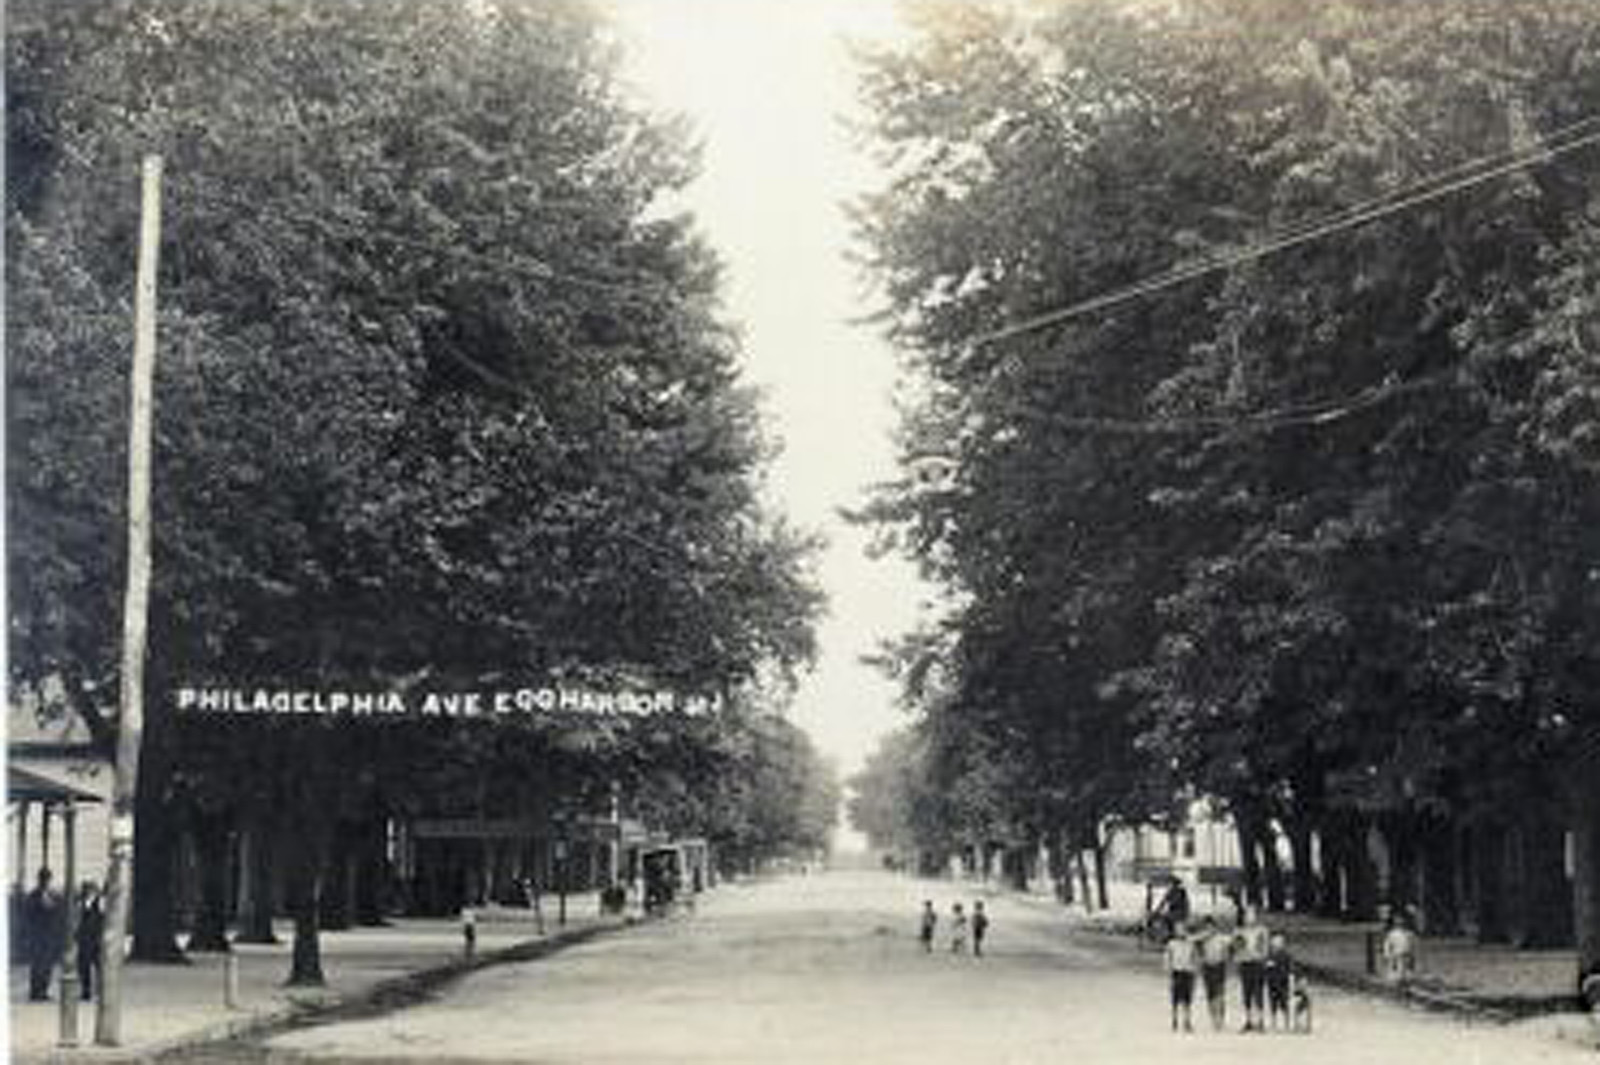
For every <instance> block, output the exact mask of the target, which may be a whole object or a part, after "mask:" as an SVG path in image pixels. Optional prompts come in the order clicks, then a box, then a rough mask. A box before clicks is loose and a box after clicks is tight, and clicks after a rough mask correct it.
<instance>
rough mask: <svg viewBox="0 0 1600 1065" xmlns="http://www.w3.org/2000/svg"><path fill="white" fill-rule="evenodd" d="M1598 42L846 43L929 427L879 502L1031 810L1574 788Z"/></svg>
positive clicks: (1315, 35) (1450, 34)
mask: <svg viewBox="0 0 1600 1065" xmlns="http://www.w3.org/2000/svg"><path fill="white" fill-rule="evenodd" d="M1597 39H1600V18H1597V16H1596V14H1595V13H1594V12H1592V11H1589V10H1587V9H1584V8H1581V7H1576V6H1573V5H1568V4H1560V3H1553V2H1545V0H1518V2H1516V3H1508V4H1493V5H1491V4H1486V3H1472V2H1452V0H1437V2H1433V0H1430V2H1425V3H1417V4H1407V5H1403V6H1397V5H1392V4H1383V3H1378V2H1369V0H1341V2H1338V3H1330V4H1320V5H1315V6H1311V7H1308V6H1307V5H1304V4H1299V3H1290V2H1288V0H1284V2H1281V3H1280V2H1272V3H1266V4H1262V3H1255V2H1248V3H1247V2H1243V0H1188V2H1184V3H1179V4H1168V5H1152V4H1141V3H1125V2H1121V0H1104V2H1091V3H1083V4H1074V5H1036V6H1030V5H1013V6H1005V7H999V6H996V7H988V6H983V7H978V6H963V5H950V6H936V7H933V8H930V9H925V11H924V14H923V16H922V21H921V23H920V25H919V27H918V31H917V33H916V35H915V36H914V39H913V40H912V41H911V42H910V43H909V44H907V45H905V46H903V47H896V48H892V49H889V50H886V51H884V52H881V53H879V54H876V55H871V56H869V57H868V58H867V59H866V61H865V67H864V81H863V86H864V95H865V98H866V101H867V104H868V106H869V108H870V110H871V112H872V116H873V117H872V120H871V122H870V124H869V128H868V130H867V131H866V135H867V139H868V142H869V144H870V145H871V146H872V147H873V148H874V149H876V151H877V152H878V155H879V157H880V159H881V160H882V161H883V162H884V163H885V164H886V165H887V166H888V168H889V173H890V174H891V177H890V179H889V180H888V181H887V182H886V184H885V187H884V188H883V189H882V190H881V191H879V192H877V193H874V194H872V195H869V196H868V197H866V198H864V199H863V201H862V202H861V203H860V205H859V230H860V239H861V244H862V247H863V248H864V251H865V257H866V260H867V265H868V271H869V274H870V275H871V276H872V278H873V279H874V280H875V281H876V282H877V283H878V285H879V288H880V291H881V293H882V297H883V304H884V320H885V322H886V324H887V329H888V331H889V334H890V336H891V337H892V338H893V339H894V340H896V341H897V342H898V343H899V344H900V345H901V346H902V347H903V348H904V349H905V351H906V352H907V364H908V370H909V371H910V373H911V375H912V377H913V379H914V380H915V381H917V382H918V387H919V394H920V400H921V401H920V402H919V403H916V404H914V405H913V406H912V408H911V410H910V411H909V413H908V416H907V419H906V422H905V425H904V429H903V434H902V448H903V452H904V455H905V458H906V463H907V470H908V474H907V476H906V478H905V479H904V480H903V481H901V482H900V483H897V484H891V485H886V486H884V488H883V489H882V490H881V491H879V492H878V493H877V494H876V495H875V496H874V497H873V499H872V500H871V502H870V503H869V505H868V507H867V508H866V510H865V514H864V516H865V517H866V518H867V519H869V520H871V521H874V522H876V523H878V525H879V527H880V528H881V529H882V530H883V532H884V535H885V538H886V539H889V540H892V541H894V542H898V543H899V544H901V545H902V546H903V547H905V548H906V549H908V550H909V551H910V552H911V553H912V554H914V555H915V556H916V557H917V558H919V559H921V560H922V561H923V562H924V564H925V565H926V567H927V568H928V570H929V571H930V572H931V573H932V574H933V575H934V576H936V577H938V578H940V579H942V580H943V581H945V582H946V583H947V584H948V585H950V586H951V587H953V588H954V589H955V590H956V592H957V602H958V604H959V605H958V607H957V609H956V610H955V611H954V612H953V615H952V617H951V618H950V619H949V628H950V630H951V632H952V637H951V639H950V640H949V641H947V643H946V644H945V645H944V646H943V647H941V648H939V649H938V653H939V654H940V655H941V656H942V665H943V666H944V668H945V671H946V672H947V674H948V675H949V677H950V678H951V679H950V683H949V685H948V691H947V692H945V693H944V694H943V695H942V696H941V697H940V700H939V705H934V704H932V703H930V704H928V707H927V710H926V713H927V715H928V716H929V717H930V718H932V717H936V716H938V715H939V714H942V713H950V712H954V713H956V714H958V715H959V716H960V717H961V718H962V720H963V721H964V722H966V723H968V724H969V725H970V726H971V728H970V730H969V731H970V733H971V735H973V736H974V738H975V739H974V742H972V743H969V744H968V745H967V750H968V754H969V756H970V757H971V758H972V759H973V760H974V764H975V765H976V766H977V767H978V768H976V769H974V770H973V772H974V773H977V774H980V775H981V774H987V775H989V776H991V777H992V776H993V773H994V768H993V765H992V763H993V762H994V760H995V758H996V757H998V758H999V759H1001V760H1002V766H1003V767H1004V768H1006V769H1012V768H1014V767H1015V766H1016V765H1017V764H1018V763H1019V762H1023V763H1027V764H1028V769H1027V770H1026V771H1025V772H1022V773H1019V774H1017V775H1018V778H1019V779H1018V780H1017V782H1016V783H1015V784H1014V785H1012V786H1010V787H1007V788H1005V789H1002V794H1004V795H1006V796H1007V800H1006V803H1007V808H1008V809H1010V810H1011V811H1013V812H1015V813H1018V814H1021V813H1023V812H1024V811H1028V810H1030V808H1032V807H1035V806H1036V805H1037V797H1038V795H1039V794H1040V793H1041V792H1055V793H1057V794H1059V795H1060V796H1061V800H1062V801H1061V805H1059V806H1058V807H1056V808H1055V809H1054V810H1052V811H1051V812H1050V815H1049V817H1050V821H1049V825H1050V826H1051V827H1055V826H1060V825H1063V824H1067V823H1071V822H1072V821H1074V820H1076V821H1077V822H1079V823H1080V824H1083V823H1087V824H1097V823H1103V821H1104V820H1105V819H1107V818H1114V817H1117V816H1129V815H1131V816H1144V815H1148V814H1151V813H1154V812H1158V811H1160V810H1161V808H1162V807H1163V805H1164V804H1165V803H1167V802H1169V801H1170V800H1171V799H1172V797H1174V796H1177V795H1182V794H1185V793H1192V792H1193V791H1196V790H1198V791H1200V792H1204V793H1206V794H1210V795H1214V796H1217V797H1219V798H1221V799H1223V800H1225V801H1226V802H1228V803H1231V804H1232V805H1233V807H1234V808H1235V810H1236V811H1237V812H1239V813H1240V814H1241V817H1242V818H1243V819H1245V820H1251V819H1253V818H1254V817H1255V816H1257V814H1259V813H1260V812H1261V811H1265V812H1266V813H1268V814H1270V815H1271V816H1275V817H1279V818H1282V819H1283V820H1285V821H1293V820H1299V821H1302V822H1304V821H1309V822H1311V823H1326V822H1322V821H1320V820H1319V819H1322V818H1324V817H1325V816H1331V815H1333V814H1334V813H1337V812H1340V811H1345V812H1355V813H1359V814H1362V815H1374V816H1376V815H1382V816H1383V817H1384V818H1387V819H1388V820H1386V821H1385V823H1386V824H1389V825H1391V826H1393V825H1397V824H1404V823H1406V822H1407V821H1408V820H1410V821H1412V822H1415V820H1416V819H1419V818H1428V817H1438V816H1467V815H1470V814H1472V813H1474V812H1475V811H1482V810H1486V809H1491V808H1494V807H1495V806H1496V805H1497V804H1500V803H1503V801H1504V800H1505V798H1506V797H1507V796H1508V795H1516V796H1521V797H1522V801H1523V804H1524V805H1527V804H1528V803H1529V802H1531V803H1533V804H1536V805H1537V804H1539V803H1552V804H1559V800H1560V798H1561V795H1560V789H1559V788H1557V787H1554V786H1553V784H1554V782H1556V781H1560V780H1562V779H1571V778H1572V775H1573V774H1574V773H1580V774H1581V773H1582V772H1583V771H1584V770H1583V766H1584V765H1586V764H1587V763H1586V761H1585V759H1586V758H1588V757H1592V756H1591V755H1585V754H1584V752H1586V751H1592V750H1593V748H1594V742H1593V737H1594V735H1595V734H1596V731H1597V729H1596V719H1595V717H1594V714H1593V712H1592V710H1591V709H1590V703H1591V700H1589V699H1588V698H1587V696H1586V694H1585V693H1586V692H1587V691H1588V690H1589V688H1590V681H1589V679H1588V678H1590V677H1591V676H1592V674H1593V671H1594V668H1595V665H1596V664H1597V660H1596V657H1595V652H1594V648H1595V646H1596V644H1595V642H1594V640H1593V639H1592V633H1593V626H1594V623H1595V619H1596V618H1597V617H1600V600H1597V598H1596V594H1597V592H1596V589H1597V585H1596V583H1595V581H1594V579H1593V574H1594V572H1595V570H1596V565H1595V564H1596V562H1597V561H1600V559H1597V558H1596V555H1595V546H1594V542H1593V538H1592V536H1590V535H1588V534H1587V532H1586V530H1590V529H1592V528H1593V527H1594V523H1595V520H1596V517H1597V516H1600V512H1597V506H1600V491H1597V485H1596V482H1595V480H1594V469H1595V467H1594V465H1593V449H1592V443H1593V440H1592V437H1593V434H1594V433H1595V432H1596V422H1595V419H1594V413H1595V412H1594V405H1593V402H1592V399H1593V395H1592V394H1593V392H1594V381H1593V376H1594V375H1593V371H1594V369H1595V367H1594V365H1593V360H1592V358H1590V356H1589V355H1588V354H1587V350H1588V347H1589V344H1588V340H1589V333H1590V332H1592V330H1591V328H1590V321H1591V316H1590V315H1589V313H1588V312H1589V311H1590V310H1591V309H1592V307H1593V299H1594V292H1595V288H1594V281H1595V278H1594V271H1593V270H1592V268H1591V263H1592V257H1593V256H1592V252H1593V250H1594V239H1595V238H1594V234H1595V226H1594V219H1593V210H1594V206H1593V205H1594V190H1595V178H1594V174H1595V172H1596V171H1595V157H1596V156H1595V149H1594V148H1593V147H1573V148H1572V149H1571V150H1568V147H1570V146H1571V145H1572V144H1573V142H1574V141H1575V138H1577V137H1579V136H1584V135H1587V134H1590V133H1593V131H1594V122H1593V116H1592V115H1590V114H1589V113H1588V110H1589V108H1590V106H1591V102H1592V101H1593V100H1594V99H1596V98H1600V97H1597V90H1600V67H1597V66H1596V64H1595V63H1594V61H1593V55H1594V45H1595V42H1596V40H1597ZM1541 149H1545V150H1546V151H1544V152H1542V151H1541ZM1447 185H1451V186H1452V187H1449V188H1447V187H1446V186H1447ZM1456 185H1459V187H1454V186H1456ZM1424 192H1425V193H1428V194H1429V195H1428V196H1427V197H1425V198H1423V199H1421V200H1419V201H1418V202H1415V203H1412V202H1410V200H1411V198H1412V197H1413V196H1414V195H1415V194H1418V193H1424ZM1358 214H1359V217H1358ZM1369 215H1370V217H1369ZM1285 237H1288V238H1291V239H1290V241H1289V242H1288V243H1287V245H1286V246H1285V247H1284V248H1283V249H1281V250H1278V251H1276V252H1274V253H1272V254H1263V255H1259V256H1257V255H1246V256H1244V257H1242V258H1240V259H1239V260H1238V261H1237V262H1235V263H1234V265H1231V266H1229V267H1227V268H1225V269H1200V270H1196V271H1195V272H1194V274H1193V276H1192V277H1191V278H1190V279H1188V280H1185V281H1183V282H1182V283H1173V284H1162V285H1159V286H1155V287H1151V288H1150V289H1148V290H1147V291H1141V292H1139V293H1137V294H1136V295H1135V296H1134V297H1133V298H1129V299H1126V300H1122V301H1119V302H1115V303H1112V304H1107V305H1104V306H1103V307H1100V308H1098V309H1094V310H1092V311H1090V312H1088V313H1083V314H1079V315H1076V316H1073V317H1071V318H1063V319H1061V320H1059V321H1053V322H1050V323H1047V324H1041V325H1039V326H1038V327H1037V328H1029V329H1026V330H1022V331H1011V332H1007V331H1006V330H1007V328H1008V327H1009V326H1011V325H1013V324H1014V323H1017V322H1027V321H1028V320H1029V319H1030V316H1033V315H1036V314H1039V313H1041V312H1046V311H1052V310H1055V309H1059V308H1065V307H1070V306H1073V305H1075V304H1078V303H1080V302H1082V301H1086V300H1091V299H1094V298H1096V297H1099V296H1102V295H1104V294H1106V293H1113V292H1117V291H1119V290H1121V289H1122V288H1123V287H1124V286H1127V285H1130V284H1133V283H1135V282H1142V281H1145V280H1148V279H1151V278H1161V277H1164V276H1166V275H1167V273H1168V272H1169V271H1175V270H1176V271H1181V270H1185V269H1186V268H1189V267H1194V266H1197V265H1199V266H1204V264H1207V263H1211V262H1216V261H1219V260H1222V259H1228V258H1230V257H1234V256H1238V253H1240V252H1249V251H1250V250H1251V249H1255V248H1260V247H1263V246H1264V245H1265V244H1266V243H1268V242H1271V241H1276V240H1279V239H1281V238H1285ZM930 454H932V455H936V456H938V457H939V461H940V463H941V464H942V465H943V467H944V470H945V471H946V472H945V473H944V475H943V476H939V477H934V478H932V479H929V478H927V477H918V476H915V473H916V471H917V470H918V469H919V467H925V466H926V465H927V462H928V458H927V456H929V455H930ZM997 737H1004V739H1003V740H1001V741H1000V742H997V743H994V744H992V746H993V748H994V750H995V751H998V752H999V753H998V755H994V754H987V753H985V746H986V745H988V744H989V741H990V740H991V739H994V738H997ZM1550 808H1552V809H1557V808H1559V805H1555V806H1551V807H1550ZM1040 827H1045V826H1040Z"/></svg>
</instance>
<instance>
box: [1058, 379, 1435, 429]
mask: <svg viewBox="0 0 1600 1065" xmlns="http://www.w3.org/2000/svg"><path fill="white" fill-rule="evenodd" d="M1454 374H1455V372H1454V371H1453V370H1436V371H1434V372H1433V373H1430V374H1425V375H1423V376H1421V377H1417V378H1413V379H1412V380H1409V381H1400V382H1390V383H1385V384H1382V385H1377V386H1374V387H1372V388H1369V389H1365V390H1363V391H1361V392H1358V393H1355V394H1354V395H1350V396H1344V397H1341V398H1339V399H1335V400H1328V401H1326V402H1323V403H1316V404H1301V405H1299V406H1295V407H1280V408H1273V409H1270V410H1264V411H1256V412H1251V413H1241V414H1238V415H1234V416H1229V417H1222V416H1210V417H1196V418H1152V419H1145V420H1138V419H1128V418H1102V417H1073V416H1066V417H1057V418H1055V419H1054V420H1055V422H1056V423H1057V424H1058V425H1061V426H1063V427H1065V428H1068V429H1080V430H1085V431H1088V432H1097V433H1107V434H1113V435H1122V436H1205V435H1225V436H1250V435H1255V434H1259V433H1272V432H1278V431H1281V430H1284V429H1294V428H1320V427H1322V426H1326V425H1333V424H1336V423H1338V422H1342V421H1346V420H1348V419H1350V418H1353V417H1355V416H1356V415H1358V414H1363V413H1365V412H1366V411H1369V410H1372V409H1373V408H1375V407H1379V406H1382V405H1384V404H1386V403H1389V402H1391V401H1392V400H1395V399H1399V398H1400V397H1402V396H1406V395H1412V394H1414V393H1418V392H1426V391H1432V390H1433V389H1436V388H1442V387H1444V386H1446V385H1447V384H1449V382H1450V378H1452V377H1453V376H1454Z"/></svg>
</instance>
